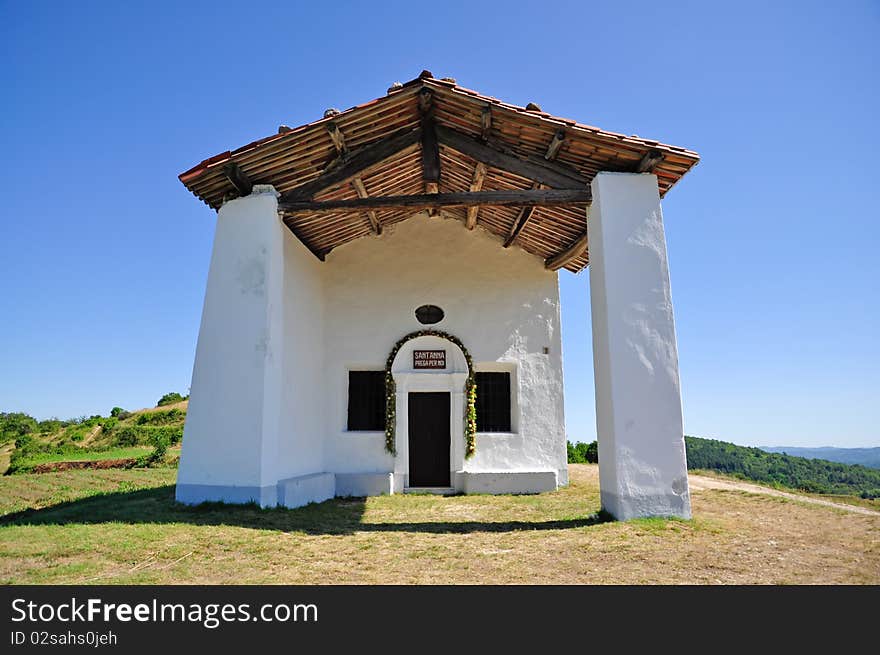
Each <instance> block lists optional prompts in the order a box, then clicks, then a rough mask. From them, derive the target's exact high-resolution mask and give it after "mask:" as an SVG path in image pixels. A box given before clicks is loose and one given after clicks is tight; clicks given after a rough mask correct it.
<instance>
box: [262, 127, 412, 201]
mask: <svg viewBox="0 0 880 655" xmlns="http://www.w3.org/2000/svg"><path fill="white" fill-rule="evenodd" d="M421 132H422V130H421V128H416V129H411V128H404V129H402V130H399V131H397V132H395V133H394V134H392V135H391V136H388V137H386V138H384V139H382V140H380V141H376V142H375V143H371V144H370V145H367V146H363V147H362V148H358V149H357V150H352V151H350V152H349V153H348V155H347V156H346V157H345V158H344V161H343V162H342V163H340V164H339V166H335V167H333V168H332V169H331V170H328V171H325V172H324V173H322V174H321V175H319V176H318V177H317V178H315V179H314V180H312V181H311V182H306V183H305V184H301V185H299V186H298V187H296V188H294V189H291V190H290V191H286V192H285V193H283V194H281V197H280V198H279V202H282V203H284V202H292V201H295V200H306V199H308V198H312V197H313V196H314V195H315V194H316V193H320V192H321V191H324V190H325V189H329V188H330V187H333V186H337V185H339V184H342V183H344V182H347V181H349V180H351V179H352V178H354V177H357V176H358V175H360V174H361V173H363V172H364V171H365V170H366V169H368V168H370V167H371V166H375V165H376V164H379V163H381V162H383V161H385V160H386V159H389V158H391V157H394V156H396V155H399V154H401V153H403V152H407V151H410V149H411V148H414V147H415V146H416V144H418V143H419V140H420V139H421Z"/></svg>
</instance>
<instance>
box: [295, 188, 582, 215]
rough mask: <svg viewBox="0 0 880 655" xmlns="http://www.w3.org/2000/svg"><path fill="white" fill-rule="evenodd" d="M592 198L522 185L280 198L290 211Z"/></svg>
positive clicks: (542, 202)
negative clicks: (350, 196)
mask: <svg viewBox="0 0 880 655" xmlns="http://www.w3.org/2000/svg"><path fill="white" fill-rule="evenodd" d="M589 202H590V191H589V189H586V188H584V189H537V190H536V189H523V190H517V191H476V192H469V191H464V192H456V193H437V194H427V193H426V194H416V195H410V196H377V197H369V198H358V199H356V200H284V199H283V197H282V199H279V202H278V209H279V211H282V212H284V213H287V214H293V213H299V212H307V213H312V214H321V213H333V212H336V213H338V212H340V211H345V210H349V211H364V210H369V209H373V210H380V209H409V210H413V211H418V210H422V209H428V208H431V207H474V206H484V205H486V206H493V207H517V206H523V205H536V206H546V207H558V206H562V205H571V204H584V203H589Z"/></svg>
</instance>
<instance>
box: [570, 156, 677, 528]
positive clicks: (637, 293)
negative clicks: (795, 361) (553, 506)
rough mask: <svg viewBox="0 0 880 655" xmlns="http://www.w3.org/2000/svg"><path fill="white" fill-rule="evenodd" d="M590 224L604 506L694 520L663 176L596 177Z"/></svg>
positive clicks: (626, 513) (629, 513)
mask: <svg viewBox="0 0 880 655" xmlns="http://www.w3.org/2000/svg"><path fill="white" fill-rule="evenodd" d="M592 192H593V204H592V207H591V210H590V216H589V221H588V231H589V235H588V239H589V248H590V302H591V309H592V322H593V367H594V373H595V382H596V424H597V431H598V439H599V478H600V487H601V497H602V507H603V508H604V509H605V510H606V511H608V512H610V513H611V514H612V515H614V516H615V517H616V518H618V519H620V520H626V519H630V518H636V517H644V516H678V517H682V518H690V515H691V505H690V495H689V493H688V480H687V464H686V460H685V449H684V435H683V428H682V413H681V390H680V384H679V375H678V347H677V345H676V340H675V319H674V317H673V313H672V296H671V293H670V287H669V267H668V263H667V257H666V236H665V233H664V231H663V215H662V213H661V210H660V196H659V194H658V191H657V178H656V176H654V175H650V174H632V173H599V174H598V175H596V177H595V178H594V180H593V183H592Z"/></svg>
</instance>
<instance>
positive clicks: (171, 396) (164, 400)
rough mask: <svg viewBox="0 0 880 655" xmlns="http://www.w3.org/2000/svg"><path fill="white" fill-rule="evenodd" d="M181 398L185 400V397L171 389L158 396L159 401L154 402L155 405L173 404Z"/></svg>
mask: <svg viewBox="0 0 880 655" xmlns="http://www.w3.org/2000/svg"><path fill="white" fill-rule="evenodd" d="M181 400H186V398H184V397H183V396H181V395H180V394H179V393H177V392H176V391H171V392H169V393H166V394H165V395H164V396H162V397H161V398H159V402H158V403H156V407H164V406H165V405H173V404H174V403H179V402H180V401H181Z"/></svg>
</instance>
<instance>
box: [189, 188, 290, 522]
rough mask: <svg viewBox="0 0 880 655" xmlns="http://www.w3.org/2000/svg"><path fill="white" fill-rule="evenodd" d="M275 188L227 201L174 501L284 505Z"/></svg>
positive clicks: (280, 260) (280, 257)
mask: <svg viewBox="0 0 880 655" xmlns="http://www.w3.org/2000/svg"><path fill="white" fill-rule="evenodd" d="M283 229H284V227H283V225H282V223H281V220H280V219H279V217H278V201H277V194H276V192H275V189H274V188H272V187H271V186H268V185H265V186H262V185H261V186H256V187H255V188H254V191H253V193H252V194H251V195H249V196H247V197H244V198H238V199H235V200H232V201H230V202H227V203H226V204H224V205H223V207H222V208H221V209H220V211H219V213H218V215H217V228H216V233H215V236H214V249H213V251H212V254H211V265H210V269H209V272H208V287H207V291H206V292H205V304H204V307H203V309H202V322H201V327H200V329H199V341H198V346H197V348H196V358H195V364H194V366H193V378H192V387H191V389H190V401H189V410H188V412H187V419H186V427H185V429H184V437H183V448H182V451H181V457H180V468H179V470H178V474H177V492H176V496H177V500H179V501H182V502H186V503H198V502H202V501H206V500H222V501H226V502H236V503H241V502H248V501H251V500H253V501H256V502H258V503H259V504H260V505H262V506H273V505H275V504H276V503H277V500H278V494H277V488H276V483H277V482H278V475H277V470H276V469H277V459H278V432H279V417H280V411H281V396H280V393H281V387H282V368H281V367H282V345H283V339H282V336H283V335H282V326H283V276H284V250H283V238H282V236H283V235H282V230H283Z"/></svg>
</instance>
